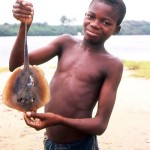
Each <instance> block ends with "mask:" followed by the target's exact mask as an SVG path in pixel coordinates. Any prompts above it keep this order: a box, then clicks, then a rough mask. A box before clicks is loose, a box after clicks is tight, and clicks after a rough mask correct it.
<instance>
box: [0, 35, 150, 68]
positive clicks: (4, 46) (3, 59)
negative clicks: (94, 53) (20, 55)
mask: <svg viewBox="0 0 150 150" xmlns="http://www.w3.org/2000/svg"><path fill="white" fill-rule="evenodd" d="M54 38H56V37H55V36H37V37H33V36H29V37H28V49H29V51H31V50H34V49H36V48H39V47H42V46H44V45H47V44H48V43H49V42H50V41H52V40H53V39H54ZM77 38H82V37H81V36H79V37H77ZM15 39H16V37H0V67H7V66H8V62H9V55H10V52H11V49H12V47H13V44H14V42H15ZM105 47H106V49H107V50H108V51H109V52H110V53H112V54H113V55H115V56H117V57H119V58H121V59H124V60H150V36H112V37H111V38H110V39H109V40H108V41H107V42H106V44H105ZM16 59H17V58H16Z"/></svg>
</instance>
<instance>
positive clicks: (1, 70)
mask: <svg viewBox="0 0 150 150" xmlns="http://www.w3.org/2000/svg"><path fill="white" fill-rule="evenodd" d="M7 71H9V69H8V68H7V67H6V68H0V73H2V72H7Z"/></svg>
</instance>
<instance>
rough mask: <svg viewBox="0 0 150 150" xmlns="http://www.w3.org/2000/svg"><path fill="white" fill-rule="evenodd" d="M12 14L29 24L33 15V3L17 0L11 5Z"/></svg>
mask: <svg viewBox="0 0 150 150" xmlns="http://www.w3.org/2000/svg"><path fill="white" fill-rule="evenodd" d="M12 12H13V16H14V17H15V18H16V19H17V20H20V21H21V22H23V23H24V22H27V24H29V25H30V24H31V23H32V20H33V15H34V9H33V5H32V3H30V2H27V1H24V0H17V1H16V3H15V4H14V5H13V10H12Z"/></svg>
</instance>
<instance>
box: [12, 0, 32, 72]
mask: <svg viewBox="0 0 150 150" xmlns="http://www.w3.org/2000/svg"><path fill="white" fill-rule="evenodd" d="M12 12H13V16H14V17H15V18H16V19H17V20H19V21H20V22H21V24H20V28H19V33H18V36H17V39H16V41H15V44H14V46H13V48H12V51H11V55H10V59H9V69H10V71H13V70H14V69H15V68H16V67H19V66H21V65H22V64H23V54H24V53H23V49H24V39H25V22H27V24H28V29H29V27H30V25H31V23H32V20H33V15H34V9H33V5H32V3H30V2H25V1H23V0H17V1H16V3H15V4H14V5H13V10H12Z"/></svg>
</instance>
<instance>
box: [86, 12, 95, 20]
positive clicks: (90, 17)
mask: <svg viewBox="0 0 150 150" xmlns="http://www.w3.org/2000/svg"><path fill="white" fill-rule="evenodd" d="M85 15H86V17H87V18H89V19H93V18H94V16H92V15H91V14H88V13H86V14H85Z"/></svg>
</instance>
